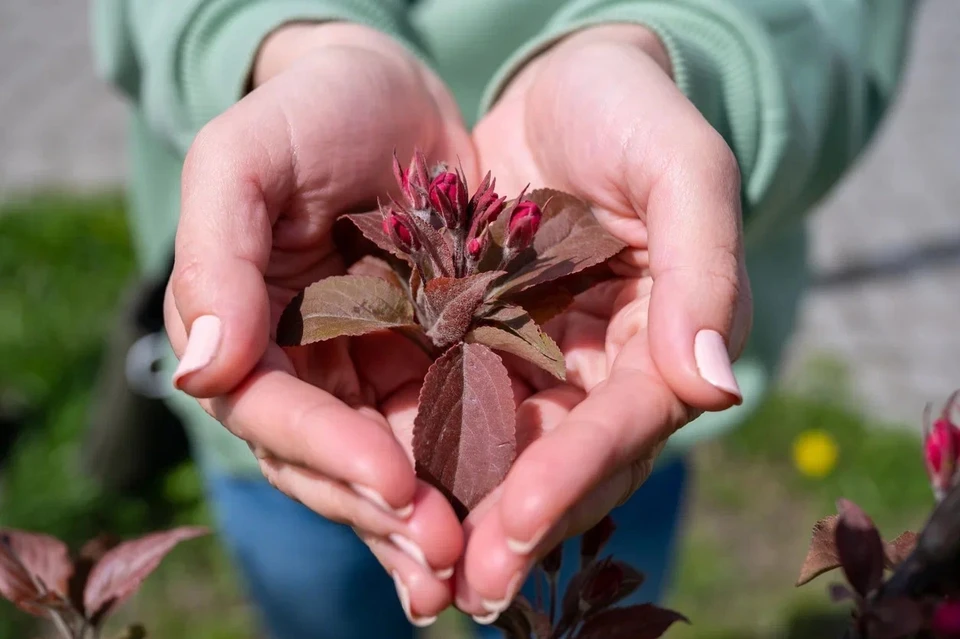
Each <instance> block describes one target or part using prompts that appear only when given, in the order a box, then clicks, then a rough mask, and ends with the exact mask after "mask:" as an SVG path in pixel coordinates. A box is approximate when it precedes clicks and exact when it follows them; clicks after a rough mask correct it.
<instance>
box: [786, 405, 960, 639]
mask: <svg viewBox="0 0 960 639" xmlns="http://www.w3.org/2000/svg"><path fill="white" fill-rule="evenodd" d="M958 398H960V392H958V393H954V394H953V395H952V396H951V397H950V399H949V400H948V401H947V404H946V406H945V407H944V409H943V412H942V413H941V415H940V417H939V418H938V419H937V420H936V421H935V422H934V423H933V424H931V423H930V418H929V414H930V411H929V409H928V410H927V411H926V412H925V414H924V430H923V434H924V462H925V465H926V470H927V475H928V478H929V480H930V486H931V488H932V490H933V494H934V501H935V503H936V506H935V508H934V510H933V512H932V514H931V515H930V518H929V519H928V520H927V523H926V524H925V525H924V527H923V530H921V531H920V532H919V533H914V532H910V531H907V532H904V533H902V534H901V535H899V536H898V537H897V538H896V539H894V540H892V541H889V542H887V541H884V540H883V539H882V538H881V536H880V533H879V531H878V530H877V528H876V526H874V524H873V521H871V519H870V517H869V516H868V515H867V514H866V513H865V512H864V511H863V510H862V509H861V508H860V507H859V506H857V505H856V504H854V503H853V502H851V501H849V500H846V499H840V500H839V501H838V502H837V510H838V511H839V512H838V514H837V515H831V516H829V517H825V518H823V519H821V520H820V521H818V522H817V523H816V524H815V525H814V527H813V536H812V539H811V541H810V548H809V550H808V552H807V557H806V559H805V560H804V563H803V567H802V569H801V571H800V578H799V579H798V580H797V585H798V586H801V585H803V584H805V583H807V582H809V581H811V580H812V579H815V578H816V577H818V576H820V575H822V574H824V573H827V572H830V571H832V570H835V569H837V568H840V569H841V570H842V572H843V576H844V577H845V578H846V582H847V583H846V584H832V585H831V586H830V595H831V597H832V598H833V599H834V600H835V601H852V602H853V604H854V613H853V623H852V624H851V625H850V627H849V629H848V631H847V634H846V637H849V638H850V639H909V638H916V639H960V465H958V458H960V445H958V443H960V427H958V425H957V423H956V421H955V419H954V416H953V412H954V408H955V407H956V404H957V402H958Z"/></svg>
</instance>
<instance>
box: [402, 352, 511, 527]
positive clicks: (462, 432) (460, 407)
mask: <svg viewBox="0 0 960 639" xmlns="http://www.w3.org/2000/svg"><path fill="white" fill-rule="evenodd" d="M515 415H516V406H515V403H514V399H513V389H512V387H511V384H510V377H509V376H508V375H507V369H506V368H505V367H504V365H503V363H502V362H501V361H500V358H499V357H498V356H497V354H496V353H494V352H493V351H491V350H490V349H489V348H487V347H486V346H483V345H480V344H459V345H457V346H455V347H453V348H451V349H450V350H448V351H447V352H446V353H445V354H444V355H443V356H442V357H441V358H440V359H438V360H437V361H436V362H434V363H433V366H431V367H430V370H429V371H427V375H426V378H425V379H424V380H423V388H422V389H421V390H420V403H419V409H418V411H417V418H416V421H415V422H414V429H413V452H414V457H415V458H416V461H417V471H418V473H419V474H420V475H421V476H422V477H424V478H426V479H428V480H429V481H431V482H433V483H434V484H435V485H437V486H440V487H442V488H443V489H445V491H446V492H447V494H448V495H449V496H450V497H451V498H452V500H453V503H454V505H455V506H459V507H460V510H461V513H462V511H463V510H464V509H465V510H470V509H472V508H473V507H474V506H476V505H477V503H478V502H479V501H480V500H481V499H483V497H485V496H486V495H487V493H489V492H490V491H491V490H493V489H494V488H495V487H496V486H497V485H499V484H500V482H501V481H503V478H504V477H505V476H506V474H507V471H508V470H509V469H510V464H512V463H513V460H514V457H515V456H516V418H515Z"/></svg>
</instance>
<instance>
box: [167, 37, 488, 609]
mask: <svg viewBox="0 0 960 639" xmlns="http://www.w3.org/2000/svg"><path fill="white" fill-rule="evenodd" d="M253 84H254V87H255V89H254V90H253V91H252V92H251V93H249V94H248V95H247V96H246V97H244V98H243V99H242V100H240V101H239V102H238V103H237V104H235V105H234V106H233V107H231V108H230V109H229V110H227V111H226V112H224V113H223V114H222V115H221V116H219V117H218V118H216V119H215V120H213V121H211V122H210V123H209V124H208V125H207V126H206V127H205V128H204V129H203V130H202V131H201V132H200V133H199V135H198V136H197V138H196V140H195V142H194V144H193V146H192V148H191V149H190V151H189V153H188V155H187V159H186V162H185V165H184V170H183V182H182V193H183V195H182V206H181V219H180V225H179V228H178V231H177V239H176V262H175V266H174V271H173V276H172V278H171V281H170V286H169V287H168V290H167V299H166V324H167V331H168V333H169V335H170V339H171V342H172V344H173V348H174V351H175V352H176V354H177V356H178V357H179V358H180V365H179V368H178V369H177V371H176V373H175V375H174V383H175V385H176V386H177V387H178V388H180V389H182V390H183V391H185V392H186V393H188V394H190V395H192V396H194V397H196V398H198V399H199V400H200V403H201V404H202V405H203V407H204V408H205V409H206V410H207V412H209V413H210V414H211V415H213V417H215V418H216V419H217V420H219V421H220V422H222V423H223V424H224V425H225V426H226V427H227V428H228V429H229V430H230V431H231V432H233V433H234V434H235V435H236V436H238V437H240V438H241V439H243V440H245V441H246V442H248V443H249V444H250V446H251V448H252V449H253V451H254V453H255V454H256V455H257V457H258V458H259V460H260V466H261V469H262V471H263V473H264V475H265V476H266V478H267V479H268V480H269V481H270V482H271V483H272V484H273V485H274V486H276V487H277V488H279V489H280V490H282V491H283V492H285V493H286V494H288V495H290V496H291V497H293V498H294V499H297V500H299V501H300V502H302V503H303V504H305V505H306V506H307V507H309V508H311V509H312V510H314V511H316V512H318V513H319V514H321V515H323V516H324V517H327V518H329V519H332V520H335V521H339V522H345V523H347V524H349V525H351V526H353V527H354V529H356V530H357V532H358V534H359V535H360V536H361V537H362V538H363V539H364V541H366V542H367V543H368V545H369V546H370V548H371V549H372V550H373V552H374V553H375V554H376V555H377V557H378V558H379V559H380V561H381V563H383V565H384V567H385V568H386V569H387V571H388V572H390V573H391V574H392V575H393V577H394V579H395V580H396V581H397V582H398V590H399V591H400V598H401V601H403V602H404V607H405V610H406V612H407V614H408V616H409V617H410V618H411V621H413V622H414V623H417V624H418V625H426V624H428V623H429V622H430V621H431V620H432V619H431V618H432V617H434V616H435V615H436V614H438V613H439V612H440V611H441V610H443V609H444V608H446V607H447V606H448V605H449V604H450V602H451V591H450V590H451V586H450V582H449V578H450V576H451V574H452V572H453V566H454V564H455V563H456V562H457V560H458V559H459V557H460V554H461V551H462V547H463V535H462V531H461V526H460V523H459V521H458V520H457V517H456V515H455V513H454V511H453V509H452V508H451V507H450V505H449V504H448V502H447V500H446V499H445V498H444V497H443V495H442V494H441V493H440V492H438V491H437V490H436V489H434V488H432V487H430V486H428V485H427V484H425V483H424V482H422V481H419V480H418V479H417V478H416V476H415V473H414V467H413V464H412V461H411V453H410V438H411V433H412V426H413V424H412V422H413V417H414V415H415V413H416V404H417V397H418V392H419V386H420V382H421V380H422V378H423V375H424V373H425V372H426V369H427V367H428V366H429V363H430V362H429V361H428V360H427V359H426V356H425V355H423V354H422V353H421V352H420V351H419V350H417V349H416V348H415V347H414V346H412V345H411V344H410V343H408V342H406V341H405V340H403V339H402V338H400V337H393V336H390V335H373V336H369V337H364V338H356V339H346V338H342V339H339V340H333V341H329V342H321V343H318V344H315V345H311V346H306V347H298V348H294V349H281V348H280V347H279V346H277V344H276V343H275V341H274V340H273V337H272V336H273V332H274V330H275V327H276V322H277V320H278V318H279V314H280V312H281V311H282V310H283V308H284V307H285V306H286V304H288V303H289V301H290V300H291V299H292V298H293V297H294V295H295V294H296V293H297V292H298V291H299V290H300V289H302V288H304V287H305V286H307V285H308V284H310V283H312V282H314V281H316V280H318V279H320V278H322V277H325V276H329V275H334V274H337V273H341V272H343V264H342V262H341V259H340V257H339V255H338V254H337V252H336V250H335V248H334V245H333V242H332V238H331V227H332V224H333V221H334V220H335V218H336V217H337V216H338V215H339V214H341V213H343V212H348V211H356V210H358V209H362V208H373V207H374V206H375V204H376V197H377V195H380V194H382V193H384V192H386V191H389V190H391V189H392V188H395V187H394V186H393V177H392V172H391V170H390V159H391V155H392V153H393V151H394V148H396V149H397V151H398V152H399V153H400V154H401V155H400V157H409V155H410V153H411V151H412V150H413V148H414V147H415V146H418V147H420V148H421V149H423V150H424V151H425V152H426V153H427V155H428V157H429V158H430V159H431V160H446V161H451V162H457V161H459V162H462V164H463V165H464V167H465V169H466V170H467V171H468V172H470V171H471V169H472V168H473V167H472V162H473V151H472V146H471V143H470V140H469V136H468V134H467V132H466V130H465V128H464V126H463V124H462V121H461V119H460V116H459V114H458V112H457V110H456V106H455V103H454V101H453V99H452V97H451V96H450V95H449V93H448V92H447V90H446V89H445V88H444V87H443V86H442V84H441V82H440V80H439V79H438V78H437V77H436V76H435V75H434V74H433V73H432V72H431V71H429V70H428V69H427V68H426V67H425V66H424V65H422V64H421V63H420V62H419V61H417V60H416V59H415V58H414V57H413V56H412V55H411V54H410V53H408V52H407V51H406V49H404V48H403V47H402V46H400V45H399V44H398V43H396V42H394V41H392V40H390V39H389V38H388V37H387V36H384V35H382V34H380V33H378V32H376V31H373V30H371V29H367V28H365V27H361V26H357V25H349V24H342V23H328V24H319V25H300V24H298V25H289V26H286V27H282V28H281V29H279V30H277V31H276V32H274V34H273V35H271V36H270V37H269V38H268V39H267V40H266V41H265V42H264V43H263V45H262V47H261V49H260V52H259V54H258V59H257V63H256V67H255V70H254V74H253Z"/></svg>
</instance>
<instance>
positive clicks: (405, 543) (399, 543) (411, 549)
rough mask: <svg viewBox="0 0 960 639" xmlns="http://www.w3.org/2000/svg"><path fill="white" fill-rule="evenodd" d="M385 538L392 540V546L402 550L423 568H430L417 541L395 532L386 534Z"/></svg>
mask: <svg viewBox="0 0 960 639" xmlns="http://www.w3.org/2000/svg"><path fill="white" fill-rule="evenodd" d="M387 538H388V539H389V540H390V541H392V542H393V545H394V546H396V547H397V548H399V549H400V550H402V551H403V552H404V554H406V555H407V557H410V559H413V560H414V561H415V562H417V563H418V564H420V565H421V566H423V567H424V568H426V569H428V570H430V564H428V563H427V556H426V555H424V554H423V550H421V549H420V546H418V545H417V542H415V541H413V540H412V539H407V538H406V537H404V536H403V535H400V534H397V533H390V534H389V535H387Z"/></svg>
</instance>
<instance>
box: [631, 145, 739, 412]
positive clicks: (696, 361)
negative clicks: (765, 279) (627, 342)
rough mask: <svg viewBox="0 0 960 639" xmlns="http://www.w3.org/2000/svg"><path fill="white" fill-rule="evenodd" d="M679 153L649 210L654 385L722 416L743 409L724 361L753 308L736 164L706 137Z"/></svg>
mask: <svg viewBox="0 0 960 639" xmlns="http://www.w3.org/2000/svg"><path fill="white" fill-rule="evenodd" d="M691 151H692V152H691V153H683V152H679V153H678V154H677V157H678V158H683V159H684V160H683V161H682V162H680V163H678V165H679V164H682V168H680V167H679V166H677V167H675V168H669V167H668V168H666V170H665V172H664V174H663V175H662V176H661V178H660V179H659V180H657V181H656V182H655V186H654V187H653V188H652V189H651V191H650V196H649V200H648V209H647V226H648V232H649V236H648V238H649V257H650V273H651V275H652V279H653V287H652V291H651V293H650V302H649V303H650V306H649V320H648V321H649V324H648V330H649V343H650V350H651V355H652V357H653V361H654V363H655V364H656V367H657V369H658V370H659V372H660V374H661V376H662V377H663V378H664V380H665V381H666V382H667V384H668V385H669V386H670V387H671V389H672V390H673V392H674V393H676V394H677V395H678V396H679V397H680V399H681V400H683V401H684V402H685V403H687V404H689V405H691V406H693V407H695V408H698V409H701V410H711V411H717V410H724V409H726V408H729V407H730V406H731V405H734V404H739V403H740V402H741V401H742V399H743V398H742V395H741V392H740V388H739V386H738V384H737V380H736V378H735V377H734V373H733V367H732V364H731V362H732V361H734V360H735V359H736V358H737V357H739V355H740V353H741V352H742V350H743V347H744V344H745V342H746V339H747V335H748V334H749V331H750V324H751V321H752V301H751V296H750V284H749V281H748V278H747V272H746V267H745V263H744V255H743V245H742V232H741V229H742V223H741V211H740V176H739V171H738V168H737V164H736V160H735V159H734V157H733V155H732V153H731V151H730V150H729V148H728V147H727V146H726V144H725V143H724V142H723V140H722V139H721V138H720V137H719V135H716V134H713V135H710V136H707V137H706V138H705V139H699V140H696V141H695V142H694V147H693V148H692V149H691Z"/></svg>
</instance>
